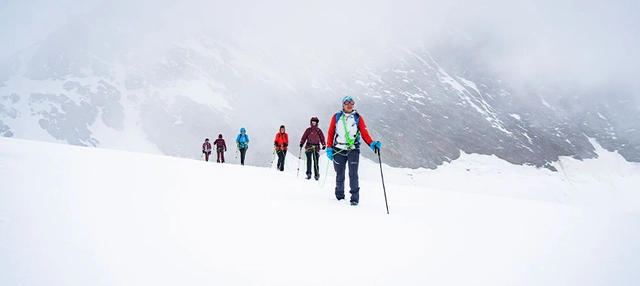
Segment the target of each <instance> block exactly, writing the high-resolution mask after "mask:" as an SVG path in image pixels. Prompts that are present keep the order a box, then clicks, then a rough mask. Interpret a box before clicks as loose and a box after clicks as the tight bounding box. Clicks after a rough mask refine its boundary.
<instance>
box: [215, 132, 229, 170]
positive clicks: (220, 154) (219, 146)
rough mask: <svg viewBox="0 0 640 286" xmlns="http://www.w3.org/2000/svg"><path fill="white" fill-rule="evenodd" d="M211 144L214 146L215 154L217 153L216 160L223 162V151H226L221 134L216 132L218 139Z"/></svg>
mask: <svg viewBox="0 0 640 286" xmlns="http://www.w3.org/2000/svg"><path fill="white" fill-rule="evenodd" d="M213 145H214V146H216V154H217V155H218V158H217V159H216V162H218V163H224V152H227V144H225V143H224V139H222V134H218V139H216V140H215V141H213Z"/></svg>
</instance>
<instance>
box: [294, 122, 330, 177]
mask: <svg viewBox="0 0 640 286" xmlns="http://www.w3.org/2000/svg"><path fill="white" fill-rule="evenodd" d="M319 122H320V120H318V117H311V120H309V124H311V126H310V127H309V128H307V130H305V131H304V134H303V135H302V139H300V148H302V146H304V143H305V142H307V145H306V146H305V148H304V153H305V155H307V180H309V179H311V161H313V173H314V178H315V179H316V181H317V180H318V179H320V170H318V156H319V155H318V154H319V153H318V152H320V145H322V150H324V149H325V148H326V145H325V141H324V134H323V133H322V130H320V127H318V123H319ZM312 158H313V159H312Z"/></svg>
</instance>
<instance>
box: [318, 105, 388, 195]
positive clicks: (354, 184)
mask: <svg viewBox="0 0 640 286" xmlns="http://www.w3.org/2000/svg"><path fill="white" fill-rule="evenodd" d="M354 105H355V102H354V101H353V98H351V96H345V97H344V98H343V99H342V110H341V111H339V112H338V113H336V114H334V115H333V117H331V122H330V123H329V133H328V134H327V135H328V138H327V144H328V145H329V148H327V157H329V160H331V161H333V168H334V170H335V171H336V192H335V194H336V199H338V200H343V199H344V181H345V174H344V173H345V170H346V168H347V166H349V187H350V188H351V190H350V191H349V193H351V199H350V202H351V205H352V206H357V205H358V203H359V201H360V186H359V184H358V163H359V161H360V138H362V140H364V142H365V143H366V144H367V145H369V147H370V148H371V150H373V151H376V150H380V148H381V147H382V144H381V143H380V141H373V139H371V136H370V135H369V131H368V130H367V125H366V124H365V123H364V119H363V118H362V116H361V115H360V114H358V112H357V111H356V110H355V109H354V108H353V107H354Z"/></svg>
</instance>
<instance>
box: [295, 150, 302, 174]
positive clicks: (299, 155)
mask: <svg viewBox="0 0 640 286" xmlns="http://www.w3.org/2000/svg"><path fill="white" fill-rule="evenodd" d="M300 158H302V147H300V154H298V173H297V174H296V178H297V177H298V176H300Z"/></svg>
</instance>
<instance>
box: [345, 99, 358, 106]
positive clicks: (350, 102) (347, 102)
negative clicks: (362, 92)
mask: <svg viewBox="0 0 640 286" xmlns="http://www.w3.org/2000/svg"><path fill="white" fill-rule="evenodd" d="M354 104H355V101H353V100H347V101H345V102H344V105H354Z"/></svg>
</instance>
